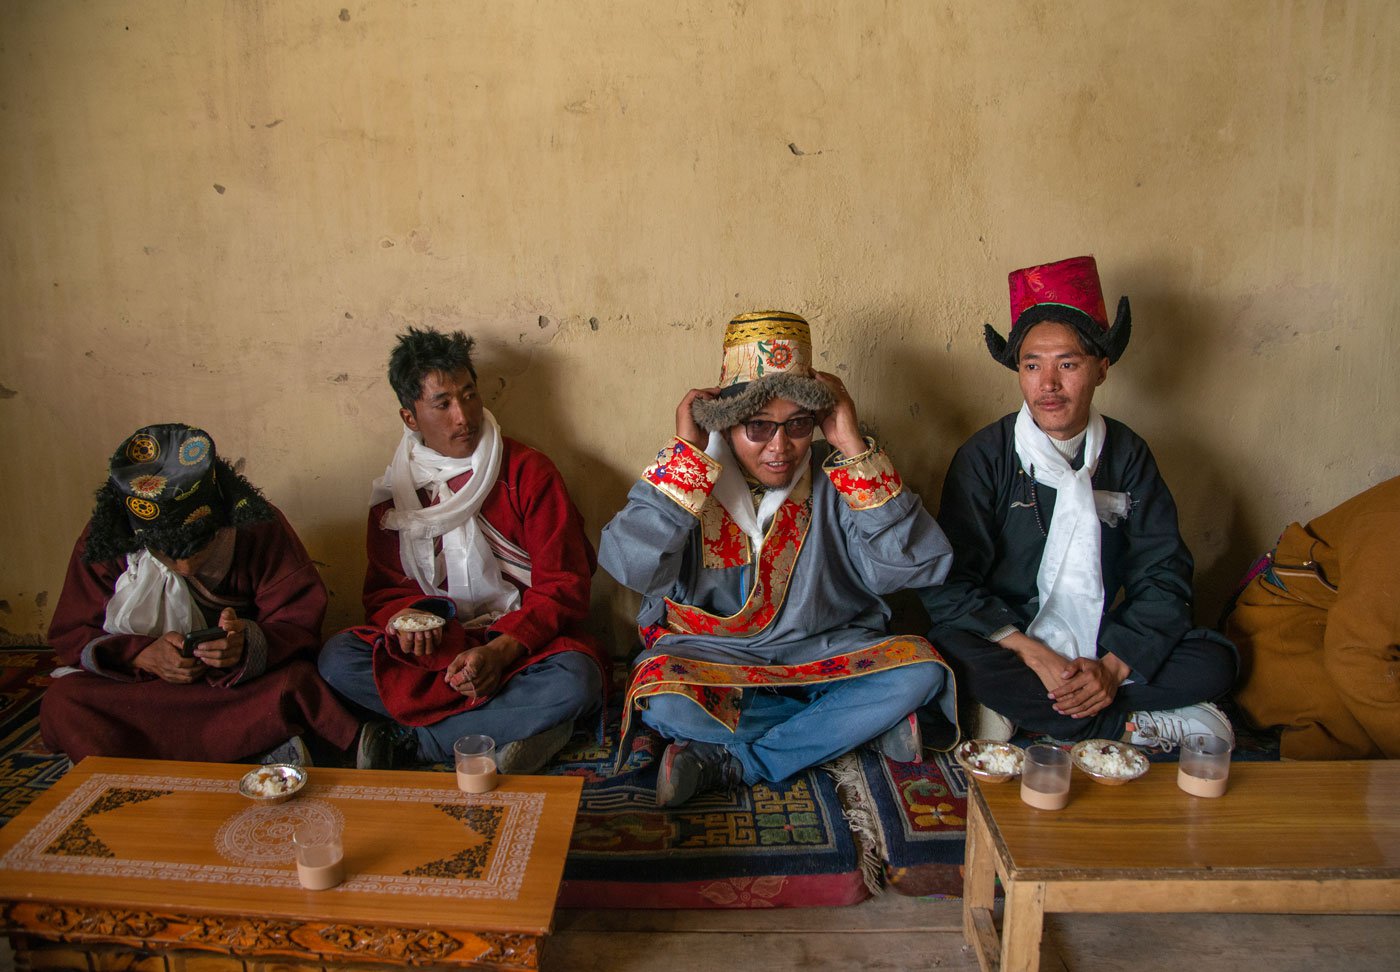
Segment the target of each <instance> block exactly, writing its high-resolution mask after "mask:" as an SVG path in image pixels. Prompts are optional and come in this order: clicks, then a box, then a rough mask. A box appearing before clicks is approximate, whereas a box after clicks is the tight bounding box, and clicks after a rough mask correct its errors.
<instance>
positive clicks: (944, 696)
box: [599, 438, 954, 752]
mask: <svg viewBox="0 0 1400 972" xmlns="http://www.w3.org/2000/svg"><path fill="white" fill-rule="evenodd" d="M871 445H872V448H871V449H870V450H869V451H867V452H866V453H865V454H863V455H861V456H857V457H853V458H852V459H849V460H843V459H841V457H839V455H836V454H832V452H831V449H830V447H829V446H827V445H826V444H825V443H817V444H815V445H814V446H813V448H812V452H811V458H810V469H809V475H807V476H804V477H803V478H802V479H801V480H800V481H799V482H798V483H797V485H796V487H795V488H793V490H792V492H791V494H790V495H789V496H788V497H787V499H786V500H785V501H784V502H783V503H782V505H781V506H780V507H779V508H778V509H777V512H776V513H775V514H774V516H773V519H772V523H771V525H770V526H769V527H768V528H767V530H766V532H765V534H764V537H763V543H762V546H761V550H760V551H759V553H758V554H757V556H755V554H754V547H755V544H754V543H752V542H751V540H750V538H749V537H748V536H747V535H746V534H745V533H744V531H743V530H742V529H740V527H739V526H738V525H737V524H736V523H735V521H734V519H733V518H732V517H731V516H730V515H729V513H728V511H727V510H726V509H725V508H724V506H722V505H721V504H720V503H719V502H718V501H717V500H716V498H715V496H714V495H713V491H714V489H715V486H716V483H717V481H718V480H719V477H720V472H721V466H720V464H719V463H718V462H717V461H716V460H714V459H713V458H711V457H710V456H709V455H707V454H706V453H705V452H703V451H701V450H700V449H697V448H695V447H693V446H691V445H690V444H689V443H687V442H685V441H684V440H682V439H679V438H677V439H674V440H673V441H672V442H671V444H670V445H668V446H667V447H666V448H665V449H663V450H662V452H661V453H660V455H659V456H658V458H657V460H656V462H655V463H654V464H652V465H651V466H650V467H649V468H648V469H647V470H646V471H645V472H644V473H643V475H642V478H641V480H640V481H639V482H638V483H636V484H635V485H634V486H633V487H632V489H631V491H630V492H629V493H628V501H627V505H626V507H625V508H624V509H623V510H622V511H621V512H620V513H619V514H618V515H617V516H616V517H615V518H614V519H613V520H612V522H611V523H609V524H608V526H607V527H606V528H605V529H604V531H603V536H602V543H601V547H600V554H599V559H600V562H601V563H602V565H603V567H604V568H605V569H606V570H607V571H608V572H609V573H611V574H612V575H613V576H614V577H616V578H617V579H618V580H619V581H621V582H622V583H623V584H625V585H627V586H628V587H630V588H632V589H634V590H636V591H639V592H640V593H641V594H642V595H643V601H642V608H641V612H640V614H639V616H638V623H639V627H640V630H641V634H642V640H643V643H644V645H645V648H644V650H643V651H642V653H641V655H640V656H639V657H638V659H637V662H636V667H635V668H634V670H633V675H632V680H631V685H630V688H629V689H628V694H627V699H626V703H625V705H626V709H625V713H624V730H623V736H624V746H623V752H625V751H626V737H627V736H628V735H629V733H630V732H631V731H632V728H633V727H632V725H631V718H632V710H633V709H634V708H635V707H638V706H644V705H645V704H646V700H647V699H648V698H650V697H651V696H654V695H658V694H663V693H675V694H679V695H682V696H684V697H686V698H689V699H691V700H692V701H694V702H696V703H697V704H699V705H700V706H702V707H703V708H704V709H705V711H706V712H708V713H709V714H710V715H711V716H713V717H714V719H716V720H717V721H718V722H720V723H721V724H723V725H724V726H726V727H727V728H728V729H729V730H731V731H733V730H734V729H735V728H736V727H737V725H738V722H739V701H740V698H741V691H742V690H743V689H745V688H757V687H781V686H785V685H801V684H809V683H813V682H823V681H831V680H837V679H849V678H859V677H860V676H862V675H867V674H873V673H877V672H884V671H888V670H890V669H894V668H899V667H902V666H907V665H918V664H931V665H938V666H941V667H943V668H944V669H946V666H944V665H943V662H942V659H941V658H940V657H939V655H938V653H937V652H936V651H935V650H934V649H933V647H932V646H931V645H930V644H929V643H928V642H927V641H926V640H924V639H923V638H917V637H905V636H891V635H890V634H889V633H888V630H889V629H888V623H889V619H890V610H889V608H888V606H887V605H886V604H885V602H884V601H883V600H882V595H886V594H891V593H893V592H896V591H899V590H902V589H905V588H916V587H921V586H925V585H931V584H937V583H938V582H939V581H941V580H942V579H943V576H944V575H945V574H946V573H947V571H948V565H949V562H950V559H951V553H950V550H949V547H948V543H947V540H946V539H945V538H944V536H943V533H942V531H941V530H939V528H938V525H937V524H936V523H935V522H934V521H933V518H932V517H930V516H929V515H928V513H927V512H926V511H925V510H924V509H923V506H922V505H921V504H920V502H919V498H918V496H916V495H915V494H914V493H913V492H911V491H909V490H906V489H904V488H903V484H902V482H901V480H900V478H899V475H898V473H897V472H896V471H895V469H894V466H893V464H892V463H891V462H890V460H889V457H888V456H887V455H886V454H885V453H884V452H883V451H882V450H880V449H878V448H877V447H874V445H873V443H871ZM745 499H746V500H747V497H745ZM945 676H946V677H945V679H944V686H943V688H942V690H940V692H939V694H938V696H937V699H938V704H939V707H940V708H941V709H942V711H943V714H944V715H945V716H947V717H948V718H949V719H950V720H953V719H954V708H953V685H952V678H951V676H950V675H946V672H945ZM901 714H902V713H901Z"/></svg>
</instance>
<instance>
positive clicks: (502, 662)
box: [443, 634, 525, 697]
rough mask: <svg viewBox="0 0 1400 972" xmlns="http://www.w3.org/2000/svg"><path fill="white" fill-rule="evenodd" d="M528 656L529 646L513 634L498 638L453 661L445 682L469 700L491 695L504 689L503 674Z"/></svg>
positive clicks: (498, 636)
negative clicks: (501, 686)
mask: <svg viewBox="0 0 1400 972" xmlns="http://www.w3.org/2000/svg"><path fill="white" fill-rule="evenodd" d="M523 654H525V646H524V645H522V644H521V643H520V642H519V641H517V640H516V639H515V638H512V637H511V636H510V635H506V634H503V635H497V636H496V637H494V638H492V639H491V640H490V641H488V642H486V644H484V645H478V646H477V647H475V648H468V649H467V650H466V651H464V652H462V653H461V654H459V655H458V656H457V657H456V658H454V659H452V663H451V664H450V665H448V666H447V671H445V672H444V673H443V680H444V681H446V682H447V684H448V685H450V686H452V687H453V688H454V689H456V690H457V691H458V692H461V693H462V694H463V695H465V696H468V697H475V696H478V695H490V694H491V693H492V692H494V691H496V689H498V688H500V685H501V675H502V674H503V673H504V672H505V670H506V669H507V668H509V667H510V666H511V665H513V664H515V663H516V661H518V660H519V658H520V656H521V655H523Z"/></svg>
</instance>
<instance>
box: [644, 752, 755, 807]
mask: <svg viewBox="0 0 1400 972" xmlns="http://www.w3.org/2000/svg"><path fill="white" fill-rule="evenodd" d="M743 782H744V768H743V766H742V764H740V762H739V761H738V760H737V759H735V758H734V757H733V756H731V755H730V754H729V750H728V749H726V748H725V747H723V746H720V745H717V744H716V743H703V742H691V741H686V742H675V743H671V745H669V746H667V747H666V752H664V753H662V754H661V769H660V771H659V772H658V773H657V775H656V805H657V806H658V807H678V806H680V805H681V804H682V803H685V802H687V801H688V800H690V798H691V797H693V796H695V795H696V794H699V793H705V792H707V791H709V790H722V789H729V788H732V787H736V786H739V785H740V784H741V783H743Z"/></svg>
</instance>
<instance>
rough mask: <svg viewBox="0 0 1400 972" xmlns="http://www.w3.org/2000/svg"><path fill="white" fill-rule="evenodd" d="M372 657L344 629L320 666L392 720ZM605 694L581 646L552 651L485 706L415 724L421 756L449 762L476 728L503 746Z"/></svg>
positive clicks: (351, 695)
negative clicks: (455, 746)
mask: <svg viewBox="0 0 1400 972" xmlns="http://www.w3.org/2000/svg"><path fill="white" fill-rule="evenodd" d="M372 658H373V648H372V646H370V645H369V644H367V643H365V642H364V641H362V640H360V639H359V638H357V637H356V636H355V635H353V634H351V633H350V632H348V631H343V632H341V633H340V634H338V635H336V636H335V637H334V638H332V639H331V640H330V641H328V642H326V647H325V648H323V649H321V656H320V658H318V659H317V662H316V666H317V668H319V669H320V670H321V677H322V678H324V679H325V680H326V681H327V682H328V683H330V686H331V688H333V689H335V690H336V692H337V693H339V694H340V695H341V696H343V697H344V698H346V699H349V700H350V701H351V702H354V703H355V704H356V705H358V706H360V707H361V708H363V709H366V710H368V711H369V712H371V713H374V714H375V715H378V716H381V717H382V718H385V719H392V718H393V717H392V716H390V715H389V712H388V710H387V709H385V708H384V702H383V701H382V700H381V699H380V698H379V689H378V688H376V687H375V684H374V670H373V668H372V667H371V659H372ZM601 695H602V677H601V676H600V675H599V674H598V666H597V665H596V664H594V663H593V660H592V659H591V658H589V657H588V656H587V655H585V654H583V653H582V652H579V651H563V652H560V653H559V654H557V655H550V656H549V657H548V658H546V659H544V660H543V661H538V662H536V663H535V664H533V665H531V666H529V667H528V668H526V669H524V670H522V671H520V672H518V673H516V675H515V676H514V677H512V678H511V680H510V681H509V682H507V683H506V684H505V687H504V688H502V689H501V690H500V691H499V692H498V693H497V694H496V695H495V696H493V697H492V699H491V700H490V701H489V702H487V703H485V704H484V705H479V706H477V707H476V708H475V709H468V710H467V711H466V712H458V713H457V714H456V715H450V716H447V717H446V718H445V719H442V720H441V721H439V722H435V723H433V724H432V725H431V726H414V727H412V728H413V732H414V735H415V736H417V738H418V757H419V758H420V759H422V760H424V761H426V762H430V763H441V762H447V761H450V760H451V759H452V744H453V743H454V742H456V741H457V740H458V739H460V738H461V737H463V736H467V735H471V734H473V733H481V734H482V735H485V736H490V737H491V738H492V739H494V740H496V745H497V746H498V747H499V746H503V745H505V744H506V743H508V742H514V741H515V740H517V739H528V738H529V737H530V736H535V735H538V734H539V733H542V732H544V731H545V730H547V729H553V728H554V727H555V726H557V725H559V724H561V723H564V722H572V721H573V720H574V719H577V718H578V717H579V716H581V715H586V714H587V713H589V712H590V711H592V710H593V709H595V708H597V705H598V699H599V698H600V697H601Z"/></svg>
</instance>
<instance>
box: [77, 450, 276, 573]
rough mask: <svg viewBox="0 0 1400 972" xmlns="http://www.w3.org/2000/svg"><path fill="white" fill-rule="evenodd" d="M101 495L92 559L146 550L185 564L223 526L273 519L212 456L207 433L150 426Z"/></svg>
mask: <svg viewBox="0 0 1400 972" xmlns="http://www.w3.org/2000/svg"><path fill="white" fill-rule="evenodd" d="M108 473H109V475H108V477H107V481H106V482H105V483H103V484H102V486H101V487H99V488H98V490H97V506H96V507H95V508H94V509H93V511H92V523H91V527H90V529H89V531H88V540H87V547H86V548H85V550H84V552H83V559H85V560H87V561H89V562H98V561H104V560H115V559H116V558H117V557H120V556H124V555H126V554H129V553H132V552H133V551H136V550H140V549H141V548H143V547H144V548H148V549H152V550H159V551H160V552H161V553H164V554H165V555H166V556H168V557H171V558H173V559H176V560H179V559H182V558H184V557H189V556H190V555H192V554H194V553H196V552H198V551H199V550H200V549H202V548H203V547H204V546H205V545H206V544H207V543H208V542H209V541H210V540H212V539H213V537H214V534H215V533H217V532H218V531H219V529H220V528H221V527H226V526H234V527H237V526H244V525H246V524H250V523H259V522H261V521H264V520H270V519H272V518H273V517H274V516H275V513H274V511H273V509H272V506H271V505H270V504H269V503H268V502H267V500H265V499H263V498H262V495H261V494H260V493H259V492H258V491H257V489H256V487H254V486H253V484H252V483H250V482H248V480H246V479H244V478H243V477H242V476H240V475H238V473H236V472H234V471H233V467H232V466H230V465H229V464H228V463H226V462H224V461H223V460H222V459H220V458H219V457H218V456H217V455H216V454H215V452H214V440H213V439H212V438H210V436H209V433H208V432H205V431H204V430H203V429H196V428H194V427H192V426H189V425H182V424H180V423H167V424H164V425H148V426H146V427H145V428H142V429H137V430H136V431H135V432H133V433H132V434H131V435H130V436H128V437H127V439H126V441H125V442H123V443H122V444H121V445H120V446H119V447H118V448H117V451H116V452H115V453H113V455H112V458H111V461H110V462H109V463H108Z"/></svg>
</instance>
